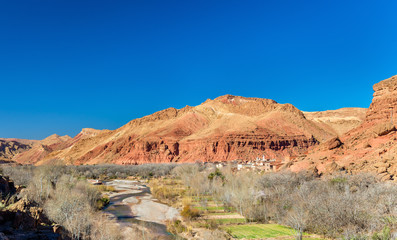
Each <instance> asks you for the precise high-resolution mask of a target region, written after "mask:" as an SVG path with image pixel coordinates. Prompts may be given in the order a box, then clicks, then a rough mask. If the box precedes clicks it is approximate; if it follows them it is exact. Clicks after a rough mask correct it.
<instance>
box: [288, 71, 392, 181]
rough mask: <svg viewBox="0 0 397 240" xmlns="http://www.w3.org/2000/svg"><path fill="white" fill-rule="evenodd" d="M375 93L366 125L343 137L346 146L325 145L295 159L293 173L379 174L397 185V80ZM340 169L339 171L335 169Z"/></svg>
mask: <svg viewBox="0 0 397 240" xmlns="http://www.w3.org/2000/svg"><path fill="white" fill-rule="evenodd" d="M373 89H374V94H373V100H372V103H371V105H370V107H369V109H368V111H367V113H366V117H365V120H364V122H363V123H362V124H361V125H359V126H358V127H356V128H354V129H352V130H350V131H348V132H347V133H345V134H343V135H342V136H340V140H341V142H343V146H341V147H337V148H333V147H330V146H327V145H325V144H321V145H320V146H318V147H315V148H313V149H312V150H311V151H310V152H309V154H308V155H307V156H305V157H300V158H297V159H295V162H294V163H292V164H291V169H293V170H296V171H298V170H301V169H307V168H309V167H311V166H316V167H317V168H318V169H319V171H320V172H323V173H327V172H332V171H339V170H340V169H343V170H344V171H348V172H352V173H355V172H362V171H364V172H372V173H374V174H378V175H379V176H380V177H381V179H383V180H394V181H397V157H396V156H397V132H396V127H395V121H396V120H397V118H396V116H395V115H396V114H395V113H394V111H395V110H397V77H396V76H394V77H391V78H389V79H386V80H383V81H381V82H379V83H377V84H375V85H374V87H373ZM337 145H338V144H337ZM336 165H338V168H335V167H332V166H336ZM330 166H331V167H330ZM335 169H336V170H335Z"/></svg>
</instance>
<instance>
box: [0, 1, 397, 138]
mask: <svg viewBox="0 0 397 240" xmlns="http://www.w3.org/2000/svg"><path fill="white" fill-rule="evenodd" d="M396 9H397V2H396V1H392V0H390V1H346V0H345V1H338V0H335V1H318V0H315V1H289V0H285V1H277V0H275V1H265V0H257V1H250V0H244V1H233V0H227V1H222V0H216V1H214V0H209V1H204V0H203V1H186V0H181V1H172V0H168V1H150V0H147V1H132V0H130V1H121V0H120V1H101V0H95V1H88V0H87V1H84V0H76V1H75V0H57V1H54V0H38V1H31V0H20V1H6V0H0V83H1V85H0V94H1V95H0V96H1V101H2V103H1V105H0V137H17V138H30V139H42V138H45V137H46V136H48V135H51V134H53V133H57V134H60V135H64V134H68V135H70V136H74V135H75V134H77V133H78V132H79V131H80V130H81V128H84V127H92V128H97V129H115V128H118V127H120V126H122V125H124V124H125V123H127V122H128V121H130V120H132V119H134V118H138V117H142V116H145V115H148V114H151V113H153V112H155V111H159V110H162V109H165V108H168V107H175V108H181V107H184V106H185V105H191V106H195V105H198V104H200V103H201V102H204V101H205V100H206V99H208V98H211V99H213V98H216V97H218V96H220V95H224V94H233V95H240V96H245V97H260V98H270V99H274V100H276V101H277V102H280V103H292V104H294V105H295V106H296V107H298V108H299V109H301V110H304V111H319V110H327V109H337V108H341V107H368V106H369V104H370V102H371V98H372V93H373V90H372V85H373V84H374V83H376V82H379V81H380V80H383V79H386V78H389V77H391V76H393V75H396V74H397V18H396V17H395V12H396Z"/></svg>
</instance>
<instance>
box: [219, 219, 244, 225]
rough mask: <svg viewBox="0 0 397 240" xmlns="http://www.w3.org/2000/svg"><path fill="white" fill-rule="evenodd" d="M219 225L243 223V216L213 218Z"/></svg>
mask: <svg viewBox="0 0 397 240" xmlns="http://www.w3.org/2000/svg"><path fill="white" fill-rule="evenodd" d="M214 220H215V221H216V222H217V223H218V224H220V225H227V224H238V223H245V222H246V221H245V218H223V219H214Z"/></svg>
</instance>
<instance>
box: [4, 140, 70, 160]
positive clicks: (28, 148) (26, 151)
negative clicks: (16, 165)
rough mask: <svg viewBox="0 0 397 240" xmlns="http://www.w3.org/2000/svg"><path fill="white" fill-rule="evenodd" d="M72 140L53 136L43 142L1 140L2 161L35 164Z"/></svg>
mask: <svg viewBox="0 0 397 240" xmlns="http://www.w3.org/2000/svg"><path fill="white" fill-rule="evenodd" d="M70 139H72V138H71V137H69V136H59V135H56V134H54V135H51V136H49V137H47V138H45V139H43V140H27V139H17V138H0V160H6V161H7V160H8V161H9V160H13V161H17V162H21V163H25V164H27V163H35V162H37V161H39V160H41V159H42V158H44V157H46V156H47V155H48V154H49V153H51V152H52V151H53V150H54V149H58V148H59V147H60V148H63V146H62V144H63V143H65V142H67V141H69V140H70Z"/></svg>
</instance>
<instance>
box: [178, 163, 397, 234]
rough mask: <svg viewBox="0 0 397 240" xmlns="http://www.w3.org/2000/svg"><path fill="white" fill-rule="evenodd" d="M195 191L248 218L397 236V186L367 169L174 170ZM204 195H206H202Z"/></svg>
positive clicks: (305, 228) (321, 230) (299, 228)
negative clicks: (323, 172) (321, 172)
mask: <svg viewBox="0 0 397 240" xmlns="http://www.w3.org/2000/svg"><path fill="white" fill-rule="evenodd" d="M173 174H174V175H175V176H176V177H178V178H180V179H182V182H183V183H185V184H186V186H187V187H188V189H189V190H190V193H191V195H192V196H195V197H199V198H200V197H205V196H206V197H207V199H208V197H211V198H212V199H214V200H216V201H218V202H221V203H222V204H223V207H224V208H225V209H230V210H234V211H236V212H237V213H239V214H241V215H242V216H244V217H245V218H246V220H247V221H249V222H259V223H278V224H282V225H287V226H290V227H291V228H293V229H294V231H295V235H296V238H297V239H302V236H303V233H304V232H310V233H315V234H319V235H322V236H324V237H328V238H343V239H395V238H396V237H397V236H395V235H396V234H395V233H393V232H394V231H395V230H396V228H397V198H396V197H395V196H397V186H396V185H395V184H393V183H388V182H380V181H379V180H378V179H376V178H375V177H374V176H372V175H369V174H358V175H348V174H340V175H334V176H328V177H323V178H318V177H316V176H314V175H312V174H310V173H303V172H302V173H291V172H282V173H269V174H264V175H261V174H255V173H249V172H239V173H233V172H232V171H230V169H223V170H222V171H220V170H210V171H209V170H205V169H203V168H202V166H200V165H182V166H179V167H177V168H175V169H174V170H173ZM204 199H205V198H204ZM203 205H204V206H205V203H204V204H203Z"/></svg>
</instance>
